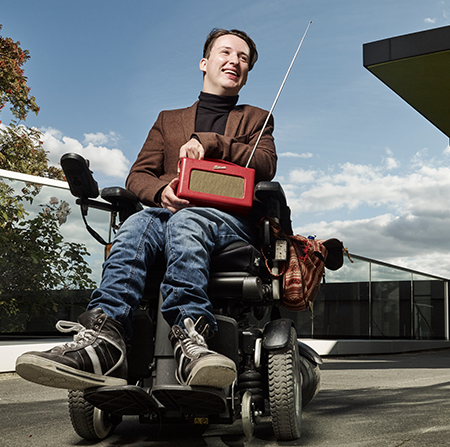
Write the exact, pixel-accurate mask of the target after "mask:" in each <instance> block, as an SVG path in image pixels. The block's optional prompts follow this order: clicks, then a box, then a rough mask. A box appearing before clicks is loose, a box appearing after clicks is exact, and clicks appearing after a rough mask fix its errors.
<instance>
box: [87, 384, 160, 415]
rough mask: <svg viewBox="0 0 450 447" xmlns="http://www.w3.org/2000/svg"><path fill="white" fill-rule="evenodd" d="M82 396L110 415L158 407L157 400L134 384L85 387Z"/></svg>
mask: <svg viewBox="0 0 450 447" xmlns="http://www.w3.org/2000/svg"><path fill="white" fill-rule="evenodd" d="M84 398H85V400H87V401H88V402H89V403H90V404H92V405H94V407H97V408H99V409H100V410H103V411H105V412H106V413H109V414H112V415H141V414H149V413H153V412H154V411H155V410H156V409H157V408H158V402H156V401H155V399H153V397H152V396H151V395H150V394H149V393H148V392H147V391H146V390H145V389H144V388H141V387H138V386H135V385H123V386H102V387H99V388H91V389H87V390H86V391H85V392H84Z"/></svg>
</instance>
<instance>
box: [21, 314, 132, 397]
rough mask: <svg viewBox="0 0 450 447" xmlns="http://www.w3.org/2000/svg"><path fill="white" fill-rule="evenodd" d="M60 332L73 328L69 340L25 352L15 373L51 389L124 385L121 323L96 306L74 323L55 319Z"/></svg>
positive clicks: (125, 370)
mask: <svg viewBox="0 0 450 447" xmlns="http://www.w3.org/2000/svg"><path fill="white" fill-rule="evenodd" d="M56 327H57V329H58V330H59V331H61V332H73V331H76V332H77V334H75V336H74V339H73V341H72V342H68V343H65V344H64V345H62V346H56V347H55V348H53V349H51V350H49V351H44V352H36V351H33V352H26V353H25V354H22V355H21V356H20V357H19V358H18V359H17V360H16V372H17V374H19V375H20V376H21V377H23V378H24V379H26V380H29V381H30V382H35V383H38V384H40V385H46V386H50V387H53V388H65V389H69V390H80V391H81V390H85V389H86V388H92V387H98V386H103V385H112V386H114V385H126V384H127V380H126V377H127V357H126V346H125V341H124V332H123V328H122V325H121V324H120V323H119V322H118V321H116V320H113V319H112V318H109V317H108V316H106V314H105V313H104V312H103V311H102V309H100V308H96V309H93V310H89V311H87V312H84V313H83V314H81V315H80V316H79V318H78V323H74V322H71V321H59V322H58V323H57V325H56Z"/></svg>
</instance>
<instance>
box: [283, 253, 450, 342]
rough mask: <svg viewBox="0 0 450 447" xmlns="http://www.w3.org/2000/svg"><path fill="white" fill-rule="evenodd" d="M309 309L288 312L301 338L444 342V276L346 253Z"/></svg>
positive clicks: (446, 323)
mask: <svg viewBox="0 0 450 447" xmlns="http://www.w3.org/2000/svg"><path fill="white" fill-rule="evenodd" d="M351 258H352V261H353V262H351V261H350V260H349V259H347V258H346V257H344V266H343V267H342V268H341V269H340V270H338V271H337V272H329V271H327V272H326V282H325V284H324V285H322V287H321V289H320V292H319V294H318V296H317V298H316V300H315V302H314V306H313V311H311V312H309V311H306V312H301V313H298V314H292V313H288V312H284V314H285V315H286V316H287V315H289V317H290V318H293V319H294V321H295V323H296V326H297V328H298V333H299V336H300V337H311V338H325V339H331V338H332V339H409V340H432V339H434V340H439V339H442V340H448V339H449V334H448V279H446V278H442V277H438V276H433V275H426V274H423V273H420V272H416V271H413V270H409V269H406V268H401V267H398V266H394V265H389V264H386V263H383V262H380V261H375V260H372V259H369V258H364V257H361V256H357V255H351Z"/></svg>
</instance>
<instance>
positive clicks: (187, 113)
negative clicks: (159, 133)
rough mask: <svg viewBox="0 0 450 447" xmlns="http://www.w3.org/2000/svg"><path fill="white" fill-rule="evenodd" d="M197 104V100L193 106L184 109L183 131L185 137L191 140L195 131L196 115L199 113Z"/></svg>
mask: <svg viewBox="0 0 450 447" xmlns="http://www.w3.org/2000/svg"><path fill="white" fill-rule="evenodd" d="M197 105H198V101H196V102H195V103H194V104H193V105H192V106H191V107H188V108H186V109H184V110H183V132H184V137H185V138H184V139H185V140H186V141H189V140H190V138H191V135H192V134H193V133H194V132H195V117H196V115H197Z"/></svg>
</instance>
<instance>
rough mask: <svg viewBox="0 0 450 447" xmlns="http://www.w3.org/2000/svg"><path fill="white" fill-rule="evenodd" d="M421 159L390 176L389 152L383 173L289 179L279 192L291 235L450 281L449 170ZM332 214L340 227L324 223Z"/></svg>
mask: <svg viewBox="0 0 450 447" xmlns="http://www.w3.org/2000/svg"><path fill="white" fill-rule="evenodd" d="M448 151H449V150H448V148H447V149H446V150H445V152H448ZM425 155H426V151H422V152H421V153H418V154H415V155H414V156H413V157H412V159H411V163H410V165H409V166H408V167H407V168H405V170H404V171H403V172H399V171H398V170H397V171H396V172H395V173H392V169H394V168H395V169H396V168H397V167H398V166H399V164H398V163H397V162H395V163H394V162H393V161H390V159H392V160H394V161H395V159H394V157H393V154H392V153H391V152H390V151H388V158H387V159H386V160H384V162H383V163H382V164H380V166H371V165H356V164H351V163H345V164H342V165H338V166H337V167H334V168H333V169H332V170H330V171H328V172H325V171H323V172H319V171H308V170H295V171H292V172H291V173H290V176H289V183H287V184H284V185H283V187H284V188H285V191H286V195H287V197H288V202H289V205H290V207H291V209H292V212H293V217H294V219H293V221H294V225H295V226H296V228H295V232H296V233H298V234H303V235H305V236H308V235H310V234H311V235H317V237H319V238H321V239H324V238H325V239H326V238H330V237H337V238H339V239H341V240H343V241H344V243H345V245H347V246H348V247H349V250H350V251H351V252H353V253H355V254H359V255H362V256H366V257H368V258H374V259H378V260H381V261H385V262H391V263H394V264H397V265H403V266H405V267H409V268H413V269H415V270H418V271H422V272H427V273H431V274H435V275H440V276H445V277H450V237H448V233H449V228H450V207H449V206H448V202H449V200H450V199H449V197H450V165H449V164H448V160H446V159H443V160H440V161H436V160H435V159H428V160H427V159H426V158H425ZM362 209H363V210H364V211H363V212H361V210H362ZM337 214H339V215H340V216H344V219H340V220H338V219H336V218H335V217H334V219H333V217H332V219H331V221H324V220H322V219H323V217H324V216H326V215H329V216H336V215H337ZM361 215H362V216H370V217H365V218H361ZM302 220H303V222H308V223H302Z"/></svg>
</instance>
